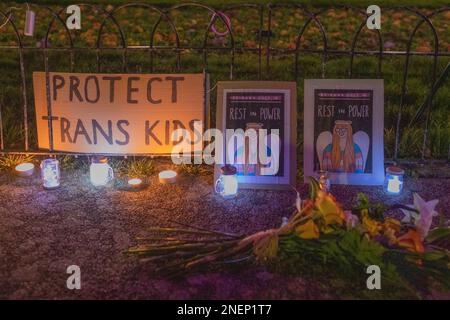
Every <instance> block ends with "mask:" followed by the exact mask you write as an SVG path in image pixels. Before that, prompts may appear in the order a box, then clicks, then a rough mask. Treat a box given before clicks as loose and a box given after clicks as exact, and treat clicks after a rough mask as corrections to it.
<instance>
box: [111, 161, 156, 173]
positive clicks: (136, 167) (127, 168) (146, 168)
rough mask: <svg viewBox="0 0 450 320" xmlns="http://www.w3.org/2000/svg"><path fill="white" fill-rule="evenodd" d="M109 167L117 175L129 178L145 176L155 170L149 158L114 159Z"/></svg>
mask: <svg viewBox="0 0 450 320" xmlns="http://www.w3.org/2000/svg"><path fill="white" fill-rule="evenodd" d="M111 167H112V168H113V169H115V170H114V171H116V172H117V173H118V174H119V175H123V176H127V177H129V178H147V177H149V176H151V175H152V174H153V173H154V172H155V164H154V162H153V160H151V159H150V158H141V159H127V160H115V161H113V162H112V163H111Z"/></svg>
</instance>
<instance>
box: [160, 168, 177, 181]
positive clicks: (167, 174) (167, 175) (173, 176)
mask: <svg viewBox="0 0 450 320" xmlns="http://www.w3.org/2000/svg"><path fill="white" fill-rule="evenodd" d="M158 177H159V182H161V183H164V184H166V183H174V182H175V181H177V173H176V172H175V171H173V170H164V171H161V172H160V173H159V175H158Z"/></svg>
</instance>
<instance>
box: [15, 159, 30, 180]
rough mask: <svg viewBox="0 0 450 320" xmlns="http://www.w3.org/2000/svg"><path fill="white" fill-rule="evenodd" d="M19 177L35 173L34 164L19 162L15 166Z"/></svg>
mask: <svg viewBox="0 0 450 320" xmlns="http://www.w3.org/2000/svg"><path fill="white" fill-rule="evenodd" d="M15 170H16V173H17V175H18V176H19V177H29V176H31V175H32V174H33V173H34V164H32V163H29V162H25V163H21V164H18V165H17V166H16V168H15Z"/></svg>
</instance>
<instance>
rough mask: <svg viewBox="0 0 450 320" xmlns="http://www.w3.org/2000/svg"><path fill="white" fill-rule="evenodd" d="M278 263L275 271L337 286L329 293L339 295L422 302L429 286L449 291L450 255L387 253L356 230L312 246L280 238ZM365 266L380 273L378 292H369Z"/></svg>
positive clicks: (324, 238) (310, 242)
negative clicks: (409, 299)
mask: <svg viewBox="0 0 450 320" xmlns="http://www.w3.org/2000/svg"><path fill="white" fill-rule="evenodd" d="M279 257H280V260H279V264H278V265H276V266H275V267H276V268H278V269H279V270H283V271H284V272H290V273H295V274H303V275H307V276H309V277H312V278H313V279H315V280H319V279H323V278H327V279H330V282H329V283H330V284H331V285H332V286H333V285H336V287H332V288H331V290H338V291H340V290H342V291H343V292H342V294H344V295H349V296H351V297H355V296H356V297H358V298H363V297H366V298H374V295H379V296H378V298H420V297H421V295H423V294H426V293H428V292H429V289H430V288H429V286H430V284H435V283H438V284H439V285H440V286H441V287H442V288H444V289H448V288H450V271H449V268H448V263H449V256H448V253H445V252H442V251H439V252H433V251H431V252H427V253H425V254H413V253H409V252H407V251H404V250H394V249H389V248H386V247H384V246H383V245H381V244H380V243H378V242H376V241H373V240H370V239H369V238H368V237H366V236H364V235H361V234H360V233H359V232H358V231H356V230H349V231H345V230H337V231H334V232H333V233H332V234H327V235H323V236H321V238H320V239H314V240H304V239H300V238H299V237H298V236H296V235H295V234H288V235H284V236H282V237H280V245H279ZM369 265H377V266H379V267H380V269H381V270H382V273H381V276H382V280H381V282H382V288H383V290H382V292H379V293H375V292H369V291H368V290H367V287H366V279H367V276H368V275H367V274H366V268H367V267H368V266H369ZM312 266H314V267H313V268H312ZM349 283H351V285H350V286H349ZM375 291H376V290H375Z"/></svg>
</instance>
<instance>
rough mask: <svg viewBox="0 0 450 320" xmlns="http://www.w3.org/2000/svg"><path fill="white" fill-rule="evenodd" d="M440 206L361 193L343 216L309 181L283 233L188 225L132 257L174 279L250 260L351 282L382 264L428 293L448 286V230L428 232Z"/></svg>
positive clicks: (160, 234)
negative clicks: (325, 272) (396, 212)
mask: <svg viewBox="0 0 450 320" xmlns="http://www.w3.org/2000/svg"><path fill="white" fill-rule="evenodd" d="M437 202H438V200H433V201H428V202H426V201H425V200H423V199H422V198H421V197H420V196H419V195H418V194H415V195H414V205H412V206H402V205H396V206H393V207H390V208H386V207H385V206H384V205H382V204H371V203H370V202H369V201H368V199H367V197H366V196H365V195H364V194H359V195H358V201H357V204H356V205H355V206H354V207H353V208H352V209H351V210H348V211H346V210H343V208H342V206H341V205H340V204H339V203H338V202H337V201H336V199H335V198H334V197H333V196H332V195H331V194H330V193H327V192H325V191H323V190H321V188H320V185H319V183H318V182H317V181H316V180H315V179H311V183H310V198H309V199H307V200H304V201H302V200H301V198H300V195H299V193H298V192H297V200H296V204H295V207H296V210H295V211H294V213H293V214H292V216H291V217H290V219H289V220H288V221H286V222H285V223H283V225H282V226H281V227H279V228H278V229H269V230H264V231H261V232H258V233H255V234H252V235H248V236H239V235H234V234H229V233H222V232H218V231H213V230H207V229H203V228H197V227H194V226H189V225H185V224H181V226H182V227H180V228H154V229H152V230H150V232H151V233H152V234H153V235H151V236H149V237H144V238H138V239H137V240H138V242H139V245H137V246H135V247H132V248H130V249H129V251H128V253H130V254H135V255H138V256H139V258H140V259H141V261H143V262H149V263H152V265H154V266H156V271H157V272H160V273H162V274H165V275H171V276H179V275H183V274H186V273H187V272H192V271H198V270H201V269H202V268H208V267H211V266H213V265H214V266H218V265H219V266H220V265H224V264H226V265H228V264H230V263H239V262H243V261H249V260H253V261H256V262H259V263H263V264H266V265H273V264H274V262H275V263H276V262H281V263H287V264H290V265H295V266H300V265H301V264H303V265H307V267H308V268H310V269H314V268H319V267H324V266H328V267H333V268H334V269H337V270H339V272H341V273H342V274H346V275H350V276H351V275H352V274H355V273H357V272H359V273H361V270H365V268H367V266H369V265H377V266H379V267H380V268H381V270H383V279H384V280H385V281H388V282H389V281H391V282H393V283H398V282H399V281H400V282H402V283H404V285H405V286H406V287H409V288H410V289H411V288H415V287H417V286H423V287H421V288H420V289H424V287H425V286H427V284H428V283H430V281H429V280H434V281H431V282H434V283H437V284H440V285H441V286H443V287H444V288H450V252H449V251H448V248H449V244H450V228H448V227H447V226H445V225H444V224H443V223H441V225H440V226H439V227H437V228H434V229H431V222H432V219H433V217H435V216H437V212H436V211H435V210H434V208H435V206H436V204H437ZM393 209H400V210H401V211H402V212H403V213H404V215H405V217H404V219H403V220H401V221H400V220H398V219H395V218H393V217H391V216H389V215H388V212H389V211H390V210H393ZM298 269H299V270H301V268H298Z"/></svg>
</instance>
